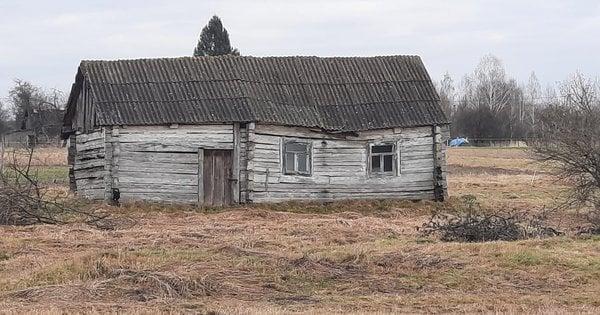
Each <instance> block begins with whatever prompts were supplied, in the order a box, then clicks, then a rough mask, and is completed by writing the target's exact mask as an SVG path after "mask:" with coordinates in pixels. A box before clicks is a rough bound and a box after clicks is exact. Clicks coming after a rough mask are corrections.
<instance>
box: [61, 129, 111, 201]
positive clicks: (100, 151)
mask: <svg viewBox="0 0 600 315" xmlns="http://www.w3.org/2000/svg"><path fill="white" fill-rule="evenodd" d="M105 154H106V150H105V144H104V130H98V131H94V132H91V133H87V134H83V133H81V134H76V135H73V136H71V138H70V145H69V158H68V159H69V163H70V165H69V167H70V168H71V169H70V170H69V173H70V180H71V189H74V190H76V191H77V192H78V193H79V194H81V195H82V196H84V197H86V198H88V199H93V200H102V199H104V190H105V184H104V175H105V172H104V165H105Z"/></svg>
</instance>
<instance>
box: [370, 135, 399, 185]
mask: <svg viewBox="0 0 600 315" xmlns="http://www.w3.org/2000/svg"><path fill="white" fill-rule="evenodd" d="M376 146H392V149H391V150H390V152H385V153H373V147H376ZM367 156H368V159H367V170H368V173H369V176H371V177H389V176H398V145H397V144H396V143H395V142H373V143H369V145H368V146H367ZM374 156H379V158H380V160H379V165H380V168H384V165H385V164H384V163H385V162H384V156H392V170H391V171H377V172H375V171H373V157H374Z"/></svg>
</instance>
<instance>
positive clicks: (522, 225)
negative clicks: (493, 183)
mask: <svg viewBox="0 0 600 315" xmlns="http://www.w3.org/2000/svg"><path fill="white" fill-rule="evenodd" d="M465 203H466V209H463V210H462V211H460V212H459V213H442V212H436V213H434V214H433V215H432V216H431V218H430V219H429V220H428V221H427V222H426V223H424V224H423V226H422V227H421V228H420V231H421V233H422V234H424V235H428V236H437V237H439V239H440V240H442V241H445V242H488V241H516V240H521V239H528V238H536V237H550V236H558V235H561V234H562V232H560V231H558V230H556V229H554V228H552V227H549V226H548V225H547V223H546V219H547V213H545V212H541V213H540V214H538V215H529V214H527V213H524V212H507V213H488V212H485V211H481V209H479V208H478V205H477V204H476V201H475V200H474V199H469V198H467V199H466V201H465Z"/></svg>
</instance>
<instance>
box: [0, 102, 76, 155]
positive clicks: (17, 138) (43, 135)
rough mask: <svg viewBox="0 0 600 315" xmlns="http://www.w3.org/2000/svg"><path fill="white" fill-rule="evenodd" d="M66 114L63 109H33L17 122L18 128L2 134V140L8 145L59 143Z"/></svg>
mask: <svg viewBox="0 0 600 315" xmlns="http://www.w3.org/2000/svg"><path fill="white" fill-rule="evenodd" d="M64 114H65V111H64V110H61V109H32V110H30V111H28V112H26V113H25V117H24V119H23V121H21V122H19V123H15V125H16V126H15V127H16V128H14V129H13V130H11V131H9V132H7V133H6V134H4V135H3V136H2V141H3V143H4V144H5V145H7V146H22V145H26V146H30V147H31V146H34V145H37V144H44V145H53V144H56V145H58V144H59V143H60V141H61V129H62V117H63V116H64Z"/></svg>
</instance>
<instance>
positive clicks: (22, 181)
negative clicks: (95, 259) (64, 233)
mask: <svg viewBox="0 0 600 315" xmlns="http://www.w3.org/2000/svg"><path fill="white" fill-rule="evenodd" d="M33 151H34V149H33V148H24V149H19V150H17V149H15V150H13V151H12V152H10V153H9V154H8V157H9V159H8V161H7V160H6V157H7V154H4V155H3V156H2V163H1V167H0V225H31V224H61V223H68V222H73V221H82V222H85V223H88V224H92V225H96V226H99V225H102V226H104V225H105V222H101V221H106V219H107V217H108V215H107V214H98V213H95V212H94V211H88V210H81V209H78V208H76V207H74V206H70V205H69V204H68V203H67V202H66V200H64V197H61V196H57V195H52V194H49V193H48V189H47V188H48V187H45V186H43V184H41V183H40V181H39V180H38V176H37V174H36V172H35V171H34V170H33V168H32V163H31V162H32V156H33ZM20 155H26V156H25V158H23V157H22V156H20ZM23 161H25V162H23Z"/></svg>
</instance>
